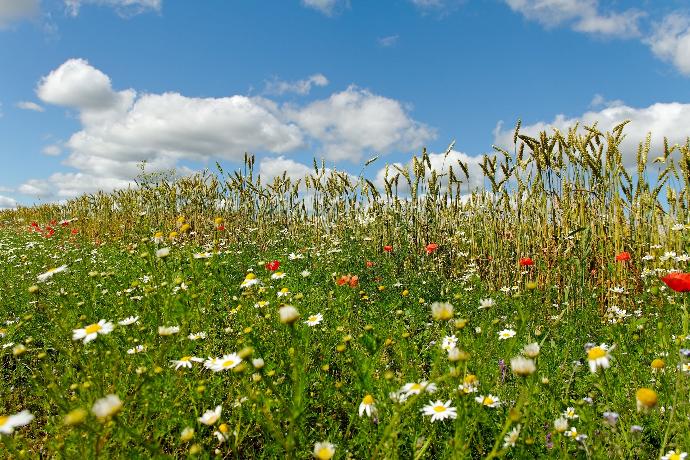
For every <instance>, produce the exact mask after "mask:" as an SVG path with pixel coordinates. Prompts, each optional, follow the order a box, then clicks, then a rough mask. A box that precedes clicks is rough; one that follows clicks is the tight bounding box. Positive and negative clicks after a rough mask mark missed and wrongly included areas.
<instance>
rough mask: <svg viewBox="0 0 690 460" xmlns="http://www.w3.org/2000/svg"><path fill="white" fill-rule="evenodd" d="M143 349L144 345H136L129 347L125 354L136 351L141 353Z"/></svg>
mask: <svg viewBox="0 0 690 460" xmlns="http://www.w3.org/2000/svg"><path fill="white" fill-rule="evenodd" d="M145 351H146V347H145V346H144V345H137V346H136V347H134V348H130V349H129V350H127V354H128V355H134V354H136V353H143V352H145Z"/></svg>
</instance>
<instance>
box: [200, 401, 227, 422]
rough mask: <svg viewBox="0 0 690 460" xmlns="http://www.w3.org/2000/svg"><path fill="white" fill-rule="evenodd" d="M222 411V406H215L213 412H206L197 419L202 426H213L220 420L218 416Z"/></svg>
mask: <svg viewBox="0 0 690 460" xmlns="http://www.w3.org/2000/svg"><path fill="white" fill-rule="evenodd" d="M222 411H223V407H222V406H216V408H215V410H207V411H206V412H204V415H202V416H201V417H199V422H201V423H203V424H204V425H213V424H214V423H216V422H217V421H218V419H219V418H220V414H221V412H222Z"/></svg>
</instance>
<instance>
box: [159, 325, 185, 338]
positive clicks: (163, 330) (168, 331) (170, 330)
mask: <svg viewBox="0 0 690 460" xmlns="http://www.w3.org/2000/svg"><path fill="white" fill-rule="evenodd" d="M178 332H180V327H179V326H158V335H161V336H166V335H173V334H177V333H178Z"/></svg>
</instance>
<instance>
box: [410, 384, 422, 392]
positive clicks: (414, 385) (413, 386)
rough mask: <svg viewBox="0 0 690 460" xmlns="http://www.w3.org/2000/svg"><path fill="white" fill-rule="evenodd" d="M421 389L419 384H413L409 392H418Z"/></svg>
mask: <svg viewBox="0 0 690 460" xmlns="http://www.w3.org/2000/svg"><path fill="white" fill-rule="evenodd" d="M421 389H422V385H420V384H419V383H413V384H412V385H410V391H420V390H421Z"/></svg>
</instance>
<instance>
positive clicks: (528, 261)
mask: <svg viewBox="0 0 690 460" xmlns="http://www.w3.org/2000/svg"><path fill="white" fill-rule="evenodd" d="M532 265H534V261H533V260H532V258H531V257H523V258H521V259H520V266H521V267H530V266H532Z"/></svg>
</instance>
